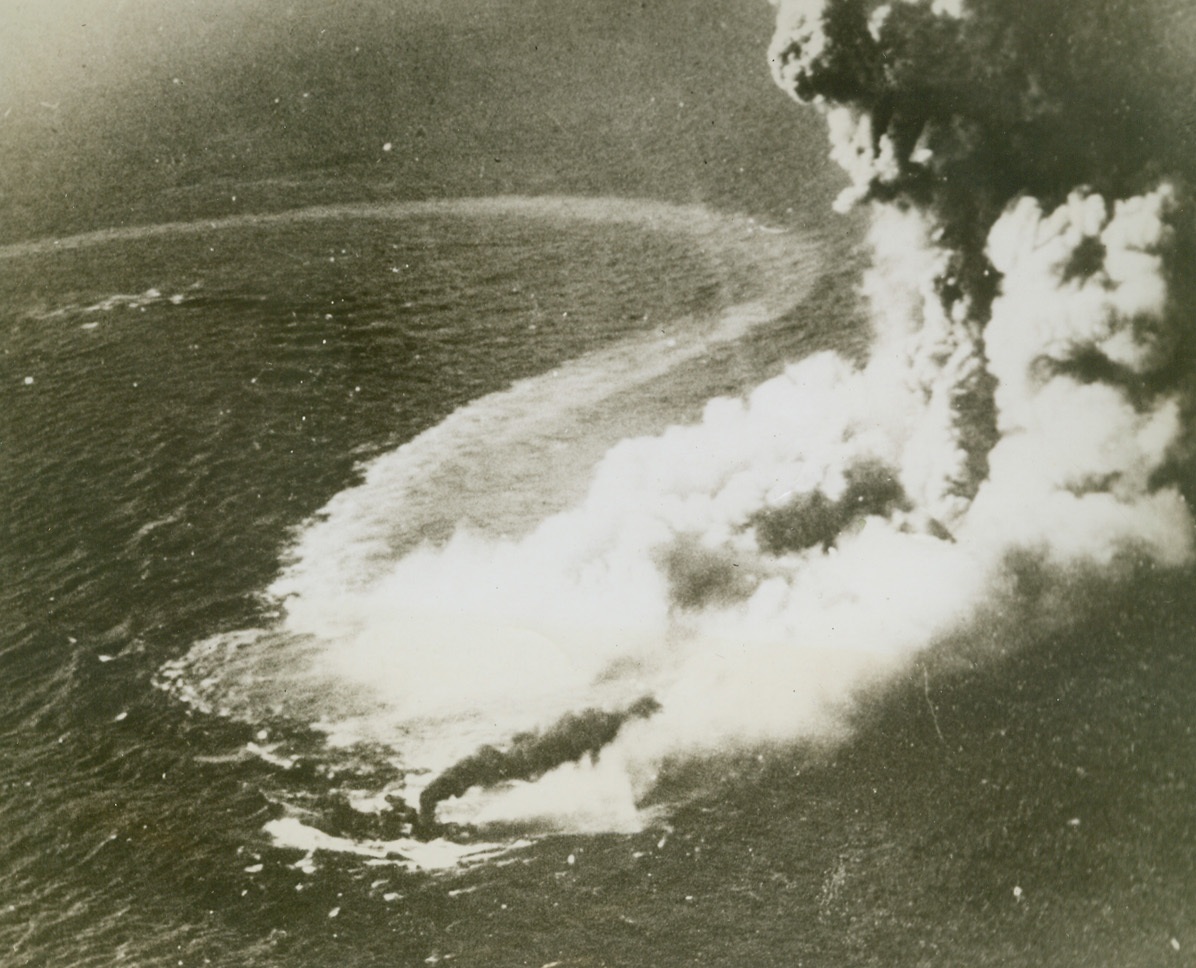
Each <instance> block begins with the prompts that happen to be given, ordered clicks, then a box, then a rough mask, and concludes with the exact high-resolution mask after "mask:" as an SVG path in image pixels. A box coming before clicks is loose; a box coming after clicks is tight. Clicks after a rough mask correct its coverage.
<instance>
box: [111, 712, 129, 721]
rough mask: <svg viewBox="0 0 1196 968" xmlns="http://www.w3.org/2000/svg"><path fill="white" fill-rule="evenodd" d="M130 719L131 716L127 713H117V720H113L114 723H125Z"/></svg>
mask: <svg viewBox="0 0 1196 968" xmlns="http://www.w3.org/2000/svg"><path fill="white" fill-rule="evenodd" d="M128 718H129V714H128V713H127V712H122V713H117V714H116V718H115V719H114V720H113V722H115V723H123V722H124V721H125V720H126V719H128Z"/></svg>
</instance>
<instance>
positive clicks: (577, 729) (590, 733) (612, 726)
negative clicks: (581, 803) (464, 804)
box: [419, 696, 660, 830]
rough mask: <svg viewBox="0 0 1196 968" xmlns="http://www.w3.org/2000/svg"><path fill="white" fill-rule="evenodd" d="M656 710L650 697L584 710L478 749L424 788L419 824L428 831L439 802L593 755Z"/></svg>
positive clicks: (533, 776)
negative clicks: (504, 743)
mask: <svg viewBox="0 0 1196 968" xmlns="http://www.w3.org/2000/svg"><path fill="white" fill-rule="evenodd" d="M659 710H660V703H658V702H657V701H656V700H655V699H653V698H652V697H651V696H645V697H644V698H643V699H640V700H637V701H636V702H634V703H632V704H631V705H630V706H628V707H627V708H626V709H622V710H617V711H614V712H608V711H606V710H602V709H587V710H584V711H583V712H580V713H569V714H567V715H565V716H563V717H562V718H561V719H559V720H558V721H557V722H555V723H554V724H553V725H552V726H550V727H549V728H548V729H546V730H545V731H544V732H542V733H522V734H520V735H518V736H516V737H515V738H514V739H513V740H512V741H511V745H510V747H509V748H508V749H506V750H500V749H497V748H495V747H493V746H483V747H482V748H481V749H479V750H478V751H477V752H476V753H474V754H473V755H472V756H467V757H466V758H465V759H463V760H461V761H460V762H459V763H456V764H454V765H453V766H451V767H449V768H448V769H447V770H445V771H444V772H443V773H441V774H440V776H438V777H437V778H436V779H435V780H433V781H432V782H431V783H429V784H428V786H427V787H425V788H424V791H423V793H421V794H420V797H419V816H420V826H421V828H423V829H425V830H429V829H433V828H434V827H435V824H436V807H437V805H438V804H439V803H440V802H441V801H442V800H447V799H448V798H449V797H459V796H461V795H462V794H464V793H465V792H466V791H468V790H470V789H472V788H473V787H479V786H480V787H488V786H494V785H495V784H497V783H504V782H506V781H509V780H535V779H538V778H539V777H541V776H543V775H544V774H545V773H547V772H548V771H549V770H552V769H555V768H556V767H558V766H562V765H564V764H565V763H573V762H576V761H577V760H580V759H581V758H582V757H584V756H587V755H588V756H591V757H593V756H596V755H597V753H598V751H599V750H601V749H602V748H603V747H604V746H606V745H607V744H608V743H610V742H611V741H612V740H613V739H614V738H615V736H617V735H618V733H619V730H620V729H622V728H623V725H624V724H625V723H626V722H627V721H628V720H631V719H647V718H648V717H649V716H651V715H653V714H654V713H656V712H659Z"/></svg>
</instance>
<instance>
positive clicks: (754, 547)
mask: <svg viewBox="0 0 1196 968" xmlns="http://www.w3.org/2000/svg"><path fill="white" fill-rule="evenodd" d="M1116 10H1117V7H1116V5H1115V4H1112V3H1096V4H1090V5H1086V6H1085V7H1084V10H1083V12H1080V11H1078V10H1077V5H1076V4H1070V3H1067V4H1065V3H1058V2H1036V3H1029V2H1013V0H898V2H893V3H875V2H865V0H780V2H779V3H778V27H777V33H776V37H775V39H774V41H773V44H772V49H771V63H772V67H773V70H774V73H775V76H776V79H777V81H778V83H779V84H780V86H781V87H782V88H783V89H784V90H786V91H788V92H789V93H791V94H792V95H794V96H795V97H796V98H797V99H798V100H800V101H803V102H807V103H809V104H810V105H812V106H813V107H814V108H815V109H816V110H819V111H821V112H822V113H823V114H824V115H825V116H826V119H827V124H828V129H829V133H830V140H831V154H832V157H833V158H834V159H835V160H836V161H838V162H839V163H840V164H841V165H842V166H843V168H844V169H845V171H846V172H847V174H848V176H849V179H850V186H849V187H848V188H847V189H846V190H845V192H844V194H843V195H842V196H841V198H840V206H841V207H850V206H852V205H862V206H866V207H867V208H868V210H869V211H870V214H871V220H872V221H871V230H870V232H869V243H870V245H871V248H872V253H873V258H872V267H871V269H869V270H868V272H867V273H866V275H865V278H864V279H863V281H862V289H863V292H864V294H865V296H866V297H867V300H868V302H869V304H870V306H871V308H872V317H873V323H874V329H875V340H874V345H873V347H872V350H871V353H870V355H869V357H868V359H867V361H866V362H865V363H863V364H862V365H861V364H858V363H856V362H853V361H849V360H847V359H844V358H842V357H840V356H838V355H836V354H832V353H821V354H818V355H815V356H813V357H810V358H808V359H805V360H803V361H800V362H795V363H793V364H792V365H790V366H789V367H788V368H787V369H786V370H785V371H784V373H782V374H781V375H780V376H777V377H775V378H774V379H771V380H769V381H767V382H765V383H763V384H761V385H760V386H758V387H757V388H756V389H755V390H754V391H753V392H751V393H750V394H749V395H748V396H746V397H745V398H743V399H715V400H712V401H711V402H710V403H709V404H708V405H707V407H706V409H705V412H704V415H703V417H702V419H701V420H700V421H699V422H697V423H693V424H690V425H686V426H676V427H673V428H671V429H669V430H668V431H667V432H665V433H663V434H661V435H659V436H653V437H639V438H631V439H627V440H624V441H622V442H621V443H618V444H617V445H616V446H614V447H613V448H611V449H610V450H609V452H608V453H607V454H606V456H605V457H604V458H603V459H602V460H601V462H600V463H599V464H598V466H597V468H596V471H595V473H594V476H593V479H592V482H591V484H590V487H589V490H588V493H587V494H586V496H585V497H584V499H583V500H581V501H580V503H578V504H576V505H575V506H574V507H572V508H571V509H569V510H565V511H561V512H558V513H553V514H551V515H550V516H548V517H546V518H544V519H543V520H542V521H539V522H538V523H534V524H533V525H529V527H528V528H526V529H525V533H523V534H522V535H520V536H516V537H511V538H503V537H499V536H495V535H487V534H482V533H479V532H478V531H477V530H476V529H474V530H468V529H461V530H459V531H458V532H457V533H456V534H454V535H453V536H452V537H451V538H450V539H448V540H447V541H444V542H442V543H440V544H437V545H433V544H428V545H425V546H423V547H420V548H418V549H416V550H414V551H411V552H409V553H404V554H403V555H402V557H400V558H399V559H398V560H397V561H394V562H392V563H388V564H387V565H386V566H385V567H380V566H379V565H378V562H379V555H378V553H377V549H376V548H372V549H371V551H370V556H369V566H370V567H369V569H367V571H369V573H370V575H369V577H368V578H366V579H362V578H360V576H357V577H355V579H354V582H353V583H352V586H351V587H348V586H346V587H343V588H338V592H337V595H336V596H335V598H331V599H330V598H329V597H328V596H322V595H321V594H320V593H319V591H318V588H317V587H316V586H315V584H314V583H313V582H311V581H310V580H308V578H309V576H310V574H311V573H313V572H312V569H311V567H310V565H311V562H310V561H306V560H304V557H303V553H302V547H303V544H302V541H301V542H300V545H299V548H300V552H299V554H298V555H297V556H296V560H295V561H294V562H293V564H292V567H291V569H290V571H289V572H288V573H287V574H286V575H284V576H283V578H282V579H281V580H280V582H279V583H278V585H277V586H276V589H275V591H276V592H277V594H278V595H279V596H280V597H281V598H283V606H284V609H285V614H284V616H283V618H282V620H281V621H282V625H283V626H284V628H285V629H286V630H287V632H288V633H289V634H292V635H295V636H297V637H302V638H304V639H306V640H314V641H323V642H327V643H331V644H330V645H329V647H328V648H327V649H324V650H323V651H321V652H320V654H319V657H318V658H317V659H316V660H314V664H315V665H316V666H317V667H318V668H319V670H320V671H321V674H323V675H326V676H328V677H330V678H332V679H335V680H336V681H337V682H340V683H345V682H348V683H355V684H356V685H357V687H358V688H361V689H364V690H367V691H370V692H371V694H372V695H373V696H374V697H375V699H376V700H377V702H379V703H380V704H381V705H382V706H384V707H385V708H386V709H387V710H388V711H389V715H390V716H391V721H392V722H394V723H396V724H399V726H398V727H396V728H397V729H398V733H397V734H396V735H397V737H398V738H396V744H400V743H401V744H406V746H405V747H404V748H405V749H406V750H408V751H411V750H412V749H414V748H415V747H417V746H418V743H419V742H420V741H421V740H420V737H423V740H422V741H423V742H424V743H425V747H426V749H425V752H426V753H427V755H426V757H425V762H426V763H427V764H428V766H429V768H430V769H443V768H445V767H447V771H446V772H442V773H441V774H440V776H441V779H439V780H437V779H430V781H429V783H430V785H427V784H426V785H425V787H424V790H425V793H426V794H427V799H428V802H429V803H430V804H432V805H433V806H434V805H435V802H437V801H440V800H441V799H443V798H445V797H453V796H457V795H458V794H464V793H466V791H467V790H468V789H469V788H470V787H473V786H475V785H476V784H483V785H487V784H493V783H499V782H502V783H508V781H511V780H513V779H516V778H523V779H533V778H535V777H542V778H541V779H539V780H538V781H537V783H536V786H535V787H534V788H532V789H533V790H534V791H536V795H533V796H532V797H531V798H530V800H529V798H528V797H527V796H526V793H527V788H526V787H521V788H518V789H515V790H508V793H509V796H508V799H507V801H506V802H505V806H504V802H503V799H502V798H503V796H506V795H507V794H504V793H502V792H501V791H500V792H499V793H498V794H496V797H491V798H489V799H485V798H483V799H482V800H481V801H479V800H478V798H476V797H475V801H474V803H473V805H472V806H469V805H466V806H465V807H464V808H463V809H464V813H463V817H464V818H465V819H478V818H481V819H502V820H510V819H518V817H519V816H520V815H521V814H522V815H530V814H532V813H535V814H536V815H541V814H543V813H551V812H553V811H556V812H557V813H559V814H560V815H561V816H564V817H568V816H570V815H572V813H573V812H576V811H582V810H583V809H584V807H583V805H589V806H590V807H592V805H593V804H595V803H609V802H611V798H610V796H609V794H610V790H611V786H612V784H614V785H616V786H619V785H620V784H621V786H620V790H622V791H623V792H622V793H621V794H620V796H623V798H624V800H628V801H633V800H634V799H635V798H636V797H638V796H640V795H642V794H643V793H644V792H645V791H646V790H647V789H648V788H650V786H651V783H652V781H653V778H654V776H655V774H656V770H657V768H658V766H659V764H660V763H661V762H662V761H663V760H665V759H666V758H668V757H671V756H684V755H690V754H701V753H702V752H704V751H709V750H722V749H726V748H729V747H734V746H738V745H748V744H758V743H763V742H774V741H790V740H793V739H798V738H803V737H812V736H834V735H835V734H836V733H837V732H838V731H839V730H841V729H842V728H843V726H842V724H843V722H844V721H845V720H844V717H843V716H842V715H841V714H842V712H843V710H844V709H845V708H846V706H847V705H848V704H849V703H850V701H851V699H852V697H853V696H855V695H856V694H857V693H858V692H859V691H860V690H861V689H863V688H865V687H867V686H870V685H872V684H874V683H876V682H878V681H885V680H886V678H887V677H890V676H892V675H893V674H895V673H898V672H900V671H901V670H903V669H905V668H907V667H908V665H909V663H910V662H911V661H913V659H914V658H915V657H916V656H918V655H920V654H922V653H923V652H924V651H925V650H926V649H928V648H929V647H931V646H934V645H936V644H938V643H940V642H942V641H944V640H945V639H946V638H947V637H948V636H950V635H957V634H966V632H967V630H968V629H969V628H970V627H972V626H974V624H975V623H977V622H978V621H981V620H983V621H992V617H993V616H994V615H995V614H998V613H1003V614H1004V615H1005V616H1006V620H1008V621H1010V622H1012V623H1016V624H1018V625H1019V626H1023V625H1027V624H1029V625H1033V623H1035V622H1037V621H1039V620H1041V619H1042V616H1041V614H1040V613H1037V612H1034V611H1033V610H1032V609H1031V603H1030V602H1028V601H1025V602H1023V601H1022V600H1021V599H1020V598H1019V594H1020V592H1019V589H1018V583H1017V574H1018V569H1019V568H1024V567H1025V565H1026V563H1027V562H1028V561H1029V562H1034V564H1035V567H1036V568H1038V569H1039V572H1040V574H1041V581H1042V582H1044V583H1046V584H1047V585H1050V584H1051V583H1052V582H1054V583H1056V584H1057V585H1058V586H1059V588H1061V589H1063V588H1066V586H1067V584H1068V582H1070V581H1074V580H1075V579H1076V577H1077V576H1078V575H1084V576H1088V577H1090V578H1092V579H1093V580H1097V581H1105V580H1116V576H1117V574H1118V573H1119V572H1120V571H1122V570H1124V569H1125V568H1127V567H1133V566H1134V565H1136V564H1140V563H1142V562H1144V561H1146V562H1150V563H1151V564H1152V565H1153V566H1164V567H1179V566H1183V565H1185V564H1187V563H1189V562H1190V561H1191V559H1192V555H1193V528H1192V519H1191V515H1190V512H1189V509H1188V506H1187V502H1186V500H1185V497H1184V495H1183V493H1182V492H1181V489H1180V485H1179V483H1178V482H1179V481H1180V480H1181V479H1182V476H1183V469H1184V467H1185V464H1186V462H1187V459H1188V456H1189V455H1188V431H1187V422H1188V415H1189V413H1190V410H1191V401H1190V400H1189V399H1188V393H1189V389H1190V380H1189V374H1188V372H1187V369H1188V367H1187V364H1186V354H1187V352H1188V349H1189V347H1188V346H1187V335H1186V330H1187V326H1188V319H1189V317H1190V312H1191V308H1192V306H1191V302H1192V296H1191V293H1190V291H1188V290H1187V289H1186V288H1185V287H1184V286H1183V285H1182V284H1180V283H1179V282H1178V281H1177V280H1178V279H1179V277H1180V276H1181V275H1182V273H1183V271H1184V270H1185V269H1186V268H1187V260H1188V257H1189V255H1190V253H1191V251H1192V248H1191V235H1192V232H1191V226H1190V224H1189V222H1188V220H1187V219H1186V218H1185V217H1184V215H1183V212H1184V205H1183V201H1184V194H1183V193H1184V189H1183V186H1182V184H1181V181H1180V178H1179V177H1178V174H1180V173H1179V172H1175V173H1172V172H1171V171H1170V167H1169V166H1168V165H1167V163H1166V159H1165V158H1163V159H1161V158H1160V157H1158V155H1157V153H1156V152H1154V151H1152V150H1151V142H1150V141H1149V139H1145V138H1142V137H1138V136H1137V135H1138V133H1139V132H1138V131H1137V127H1138V124H1139V121H1140V119H1139V118H1138V117H1137V116H1136V115H1135V114H1134V113H1133V112H1132V111H1127V110H1125V109H1124V105H1127V104H1128V105H1130V106H1131V107H1132V106H1133V105H1134V104H1135V103H1136V100H1135V99H1136V98H1137V96H1138V95H1137V92H1136V91H1135V90H1134V89H1133V88H1132V87H1127V86H1124V85H1122V83H1121V82H1122V81H1125V82H1126V84H1128V83H1129V81H1128V79H1129V78H1130V77H1131V75H1132V69H1131V68H1129V67H1126V66H1124V65H1122V64H1118V63H1114V62H1113V60H1112V59H1111V57H1112V53H1113V50H1112V48H1111V46H1110V45H1112V44H1113V41H1111V40H1108V39H1104V38H1107V37H1108V36H1110V35H1114V36H1120V37H1121V46H1120V48H1119V50H1120V51H1121V53H1122V54H1123V55H1125V54H1127V53H1129V54H1134V53H1141V51H1142V50H1143V49H1144V47H1143V46H1142V45H1143V41H1142V37H1141V30H1142V28H1141V24H1137V23H1128V22H1127V23H1124V24H1123V23H1122V20H1124V19H1125V18H1123V17H1122V18H1114V15H1115V14H1116ZM1111 18H1114V19H1111ZM1102 25H1103V27H1102ZM1098 28H1101V29H1098ZM1122 28H1124V30H1122ZM1119 31H1121V33H1118V32H1119ZM794 177H795V178H796V176H794ZM847 298H849V297H848V295H847V294H844V299H845V300H846V299H847ZM414 452H415V451H412V453H414ZM391 463H397V464H399V465H401V464H402V463H403V451H400V452H398V453H397V454H396V455H394V458H393V460H392V461H391ZM379 466H381V465H379ZM369 493H370V492H369V491H368V489H367V490H364V491H360V490H359V491H351V492H346V495H344V496H342V498H340V499H338V501H336V502H334V504H333V505H330V508H329V512H328V515H327V516H326V519H325V520H323V521H321V522H319V523H317V524H316V525H314V526H313V527H314V528H316V529H319V533H320V534H323V535H327V534H330V533H333V534H334V533H336V532H337V528H338V525H337V522H338V520H339V516H341V515H347V516H348V518H354V517H355V516H359V515H358V513H357V511H356V510H355V508H356V506H357V505H358V504H359V503H360V502H361V501H362V500H368V497H369ZM1056 605H1061V606H1062V607H1060V608H1056V612H1057V614H1056V615H1054V616H1052V618H1051V620H1052V621H1057V622H1066V621H1067V606H1066V602H1065V601H1064V600H1062V599H1056ZM982 616H983V619H982V618H981V617H982ZM992 631H993V632H994V633H995V634H996V635H998V636H999V635H1000V634H1001V628H1000V626H999V625H998V626H996V627H995V628H994V629H993V630H992ZM1033 637H1034V636H1033V634H1032V630H1031V633H1030V634H1025V631H1024V629H1023V634H1022V635H1021V636H1020V638H1021V639H1022V640H1023V641H1025V640H1032V639H1033ZM645 693H647V694H650V695H651V696H652V699H653V703H654V705H653V708H654V709H655V704H659V711H656V712H654V714H653V715H651V716H647V717H644V716H641V715H639V714H633V715H626V714H625V713H626V711H627V710H628V709H629V708H634V707H629V704H631V703H632V702H633V701H634V700H636V699H637V697H641V696H643V695H644V694H645ZM579 709H584V710H587V711H588V712H587V713H586V714H584V715H577V716H573V717H572V718H570V714H571V713H573V712H574V711H575V710H579ZM603 711H605V712H603ZM621 711H622V712H621ZM595 717H597V718H595ZM599 721H600V722H601V724H602V725H603V730H602V731H601V739H602V742H601V743H592V742H589V741H588V740H587V739H586V730H587V729H589V728H590V727H591V726H593V724H594V723H595V722H599ZM553 723H556V724H557V726H556V727H552V726H551V724H553ZM574 726H575V727H576V728H577V736H576V737H570V736H569V735H567V734H569V731H570V730H571V729H572V728H573V727H574ZM529 729H530V730H545V729H547V730H548V732H547V733H540V734H539V735H540V736H542V737H550V738H551V740H552V742H553V743H555V744H557V745H559V746H561V748H562V749H566V750H567V751H570V752H569V755H568V756H558V757H556V762H558V763H566V762H567V763H569V764H573V761H575V760H577V759H578V758H579V757H580V756H581V755H582V753H585V752H588V753H590V754H591V758H592V759H596V761H597V762H596V764H595V765H593V766H592V767H587V766H586V764H585V763H584V762H583V763H582V764H581V765H569V766H567V767H564V768H563V769H562V770H556V771H554V770H552V769H551V767H553V766H554V765H555V763H552V762H550V760H551V759H552V757H549V759H547V760H546V759H543V758H540V757H538V755H536V756H530V758H529V755H525V754H528V751H529V749H531V747H529V746H528V743H529V741H528V740H527V739H526V738H525V739H521V740H515V739H513V738H512V737H514V736H516V735H517V734H518V733H520V732H526V731H527V730H529ZM579 743H580V745H578V744H579ZM493 747H498V748H499V749H497V750H496V749H493ZM532 747H535V749H533V750H532V752H535V751H536V750H538V749H539V747H536V746H535V743H534V742H533V743H532ZM575 749H579V750H581V751H582V753H578V754H577V755H576V756H575V755H572V752H571V751H573V750H575ZM429 750H430V751H431V752H427V751H429ZM479 750H480V752H479ZM594 754H596V756H595V755H594ZM412 755H413V756H415V754H412ZM524 760H527V762H528V763H529V764H532V765H531V766H528V768H527V769H516V768H515V767H518V766H519V765H520V764H521V763H523V761H524ZM533 761H534V762H533ZM454 762H455V763H456V765H455V766H454V765H452V764H453V763H454ZM546 771H547V772H546ZM612 778H614V779H612ZM475 793H476V791H475ZM496 798H497V800H496ZM466 799H467V800H468V799H469V797H467V798H466ZM483 801H484V802H483ZM529 802H534V804H535V805H534V806H528V804H529ZM623 806H624V807H626V806H627V804H626V803H624V804H623ZM626 816H627V814H626V810H625V809H623V810H621V809H616V808H612V812H611V817H612V819H611V821H610V826H611V827H625V826H626ZM588 824H589V826H593V825H594V824H593V822H588ZM599 825H601V824H600V823H599Z"/></svg>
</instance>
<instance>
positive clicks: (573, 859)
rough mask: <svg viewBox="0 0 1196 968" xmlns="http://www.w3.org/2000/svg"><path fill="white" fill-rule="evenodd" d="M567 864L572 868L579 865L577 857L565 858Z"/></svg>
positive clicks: (572, 855) (574, 855)
mask: <svg viewBox="0 0 1196 968" xmlns="http://www.w3.org/2000/svg"><path fill="white" fill-rule="evenodd" d="M565 863H566V864H568V865H569V866H570V867H572V866H573V865H574V864H576V863H577V855H576V854H570V855H569V856H568V857H566V858H565Z"/></svg>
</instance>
